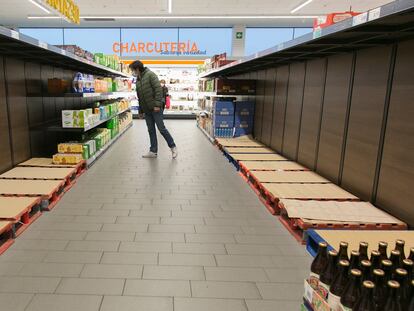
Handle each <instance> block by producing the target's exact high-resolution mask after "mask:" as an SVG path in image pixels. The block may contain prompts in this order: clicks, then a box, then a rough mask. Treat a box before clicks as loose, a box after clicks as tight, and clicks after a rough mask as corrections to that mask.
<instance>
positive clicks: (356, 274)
mask: <svg viewBox="0 0 414 311" xmlns="http://www.w3.org/2000/svg"><path fill="white" fill-rule="evenodd" d="M351 274H352V275H353V276H361V274H362V272H361V270H358V269H352V270H351Z"/></svg>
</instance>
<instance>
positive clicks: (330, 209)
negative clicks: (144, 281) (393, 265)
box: [279, 199, 404, 225]
mask: <svg viewBox="0 0 414 311" xmlns="http://www.w3.org/2000/svg"><path fill="white" fill-rule="evenodd" d="M279 204H280V205H281V206H283V209H284V210H285V211H286V213H287V215H288V217H289V218H302V219H303V221H305V222H309V223H327V222H329V223H334V222H338V223H341V222H346V223H380V224H401V225H404V223H403V222H402V221H400V220H399V219H397V218H395V217H393V216H391V215H390V214H388V213H386V212H384V211H382V210H380V209H379V208H376V207H375V206H374V205H372V204H371V203H369V202H352V201H349V202H336V201H314V200H309V201H303V200H289V199H281V200H280V202H279Z"/></svg>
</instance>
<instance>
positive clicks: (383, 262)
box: [381, 259, 392, 267]
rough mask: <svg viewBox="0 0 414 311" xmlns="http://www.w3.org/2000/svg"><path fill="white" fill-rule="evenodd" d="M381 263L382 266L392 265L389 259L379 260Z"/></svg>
mask: <svg viewBox="0 0 414 311" xmlns="http://www.w3.org/2000/svg"><path fill="white" fill-rule="evenodd" d="M381 263H382V264H383V265H384V266H388V267H391V266H392V262H391V260H388V259H384V260H383V261H381Z"/></svg>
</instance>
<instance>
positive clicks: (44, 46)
mask: <svg viewBox="0 0 414 311" xmlns="http://www.w3.org/2000/svg"><path fill="white" fill-rule="evenodd" d="M39 47H41V48H43V49H47V43H46V42H42V41H39Z"/></svg>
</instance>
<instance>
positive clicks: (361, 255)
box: [359, 242, 369, 261]
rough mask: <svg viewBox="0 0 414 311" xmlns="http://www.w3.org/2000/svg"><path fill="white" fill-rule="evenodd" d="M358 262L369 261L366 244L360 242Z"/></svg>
mask: <svg viewBox="0 0 414 311" xmlns="http://www.w3.org/2000/svg"><path fill="white" fill-rule="evenodd" d="M359 260H360V261H363V260H369V258H368V243H367V242H360V243H359Z"/></svg>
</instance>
